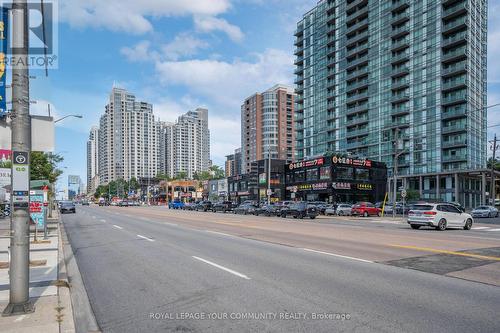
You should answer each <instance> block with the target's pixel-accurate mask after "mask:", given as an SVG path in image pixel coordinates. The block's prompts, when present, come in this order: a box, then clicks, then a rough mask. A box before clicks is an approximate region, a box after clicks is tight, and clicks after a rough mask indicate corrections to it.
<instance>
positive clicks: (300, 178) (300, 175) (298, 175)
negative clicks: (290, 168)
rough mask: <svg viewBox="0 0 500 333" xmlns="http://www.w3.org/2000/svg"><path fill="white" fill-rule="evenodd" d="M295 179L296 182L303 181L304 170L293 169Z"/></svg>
mask: <svg viewBox="0 0 500 333" xmlns="http://www.w3.org/2000/svg"><path fill="white" fill-rule="evenodd" d="M295 181H296V182H303V181H304V170H299V171H295Z"/></svg>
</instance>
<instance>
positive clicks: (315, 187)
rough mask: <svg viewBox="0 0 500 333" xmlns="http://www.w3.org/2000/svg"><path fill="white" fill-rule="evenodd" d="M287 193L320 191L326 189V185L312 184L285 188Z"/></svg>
mask: <svg viewBox="0 0 500 333" xmlns="http://www.w3.org/2000/svg"><path fill="white" fill-rule="evenodd" d="M286 189H287V190H288V191H291V192H297V191H311V190H312V191H321V190H326V189H328V183H325V182H323V183H314V184H301V185H297V186H287V188H286Z"/></svg>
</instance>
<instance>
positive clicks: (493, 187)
mask: <svg viewBox="0 0 500 333" xmlns="http://www.w3.org/2000/svg"><path fill="white" fill-rule="evenodd" d="M490 143H491V144H492V146H491V150H492V151H493V157H492V159H491V188H490V200H492V202H491V205H492V206H495V198H496V193H495V192H496V182H495V178H496V177H495V158H496V152H497V149H498V148H499V146H498V145H497V135H496V134H495V137H494V139H493V142H491V141H490Z"/></svg>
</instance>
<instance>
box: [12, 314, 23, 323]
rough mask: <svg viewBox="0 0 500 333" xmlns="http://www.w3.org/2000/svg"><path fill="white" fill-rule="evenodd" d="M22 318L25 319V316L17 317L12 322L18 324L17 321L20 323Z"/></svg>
mask: <svg viewBox="0 0 500 333" xmlns="http://www.w3.org/2000/svg"><path fill="white" fill-rule="evenodd" d="M24 318H26V315H21V316H19V317H17V318H16V319H14V322H16V323H17V322H19V321H22V320H23V319H24Z"/></svg>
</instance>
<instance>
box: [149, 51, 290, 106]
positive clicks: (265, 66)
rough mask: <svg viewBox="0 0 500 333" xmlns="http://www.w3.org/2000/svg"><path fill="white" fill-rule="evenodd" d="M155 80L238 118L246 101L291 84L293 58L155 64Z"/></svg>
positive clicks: (275, 55)
mask: <svg viewBox="0 0 500 333" xmlns="http://www.w3.org/2000/svg"><path fill="white" fill-rule="evenodd" d="M156 70H157V72H158V76H159V80H160V82H161V83H163V84H164V85H181V86H185V87H187V89H188V90H189V91H190V92H191V93H192V94H198V95H201V96H203V97H205V98H208V99H209V100H210V101H211V102H212V103H213V104H215V105H217V106H219V107H220V108H221V109H227V110H226V113H227V111H228V110H229V111H230V112H233V113H235V112H236V113H238V114H239V105H240V104H241V102H242V101H243V99H245V98H246V97H248V96H250V95H252V94H253V93H255V92H257V91H262V90H264V89H267V88H270V87H271V86H273V85H275V84H277V83H283V84H290V85H291V84H292V83H293V73H292V70H293V56H292V55H290V54H288V53H286V52H284V51H281V50H276V49H268V50H266V51H265V52H264V53H259V54H255V61H254V62H246V61H241V60H235V61H233V62H225V61H219V60H212V59H207V60H186V61H165V62H161V61H158V62H157V63H156Z"/></svg>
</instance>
